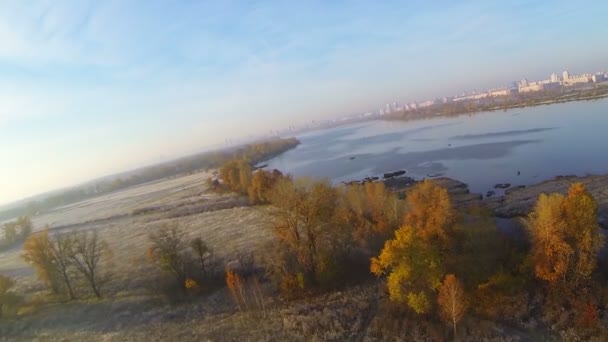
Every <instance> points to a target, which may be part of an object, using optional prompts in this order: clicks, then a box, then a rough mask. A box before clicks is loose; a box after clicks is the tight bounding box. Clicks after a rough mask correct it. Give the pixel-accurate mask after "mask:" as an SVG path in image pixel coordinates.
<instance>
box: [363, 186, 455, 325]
mask: <svg viewBox="0 0 608 342" xmlns="http://www.w3.org/2000/svg"><path fill="white" fill-rule="evenodd" d="M406 203H407V214H406V216H405V224H404V225H403V226H402V227H401V228H399V229H398V230H397V231H395V238H394V239H391V240H388V241H386V243H385V245H384V248H383V249H382V251H381V252H380V255H379V256H378V257H374V258H372V260H371V271H372V273H374V274H376V275H377V276H380V275H383V274H388V278H387V281H388V291H389V296H390V298H391V300H393V301H395V302H400V303H406V304H407V305H408V306H409V307H410V308H412V309H413V310H414V311H415V312H416V313H419V314H422V313H427V312H429V310H430V309H431V307H432V302H433V300H432V297H433V296H434V294H435V291H436V290H437V289H438V288H439V286H440V284H441V279H442V278H443V274H444V272H445V264H446V259H448V258H449V254H448V252H449V248H448V247H449V243H450V242H451V241H450V236H451V234H453V230H454V224H455V223H456V220H457V216H456V213H455V210H454V209H453V207H452V203H451V200H450V198H449V195H448V192H447V190H446V189H445V188H442V187H439V186H437V185H436V184H435V183H433V182H432V181H429V180H426V181H424V182H422V183H419V184H417V185H416V186H414V187H413V188H412V189H411V191H410V192H409V193H408V195H407V199H406Z"/></svg>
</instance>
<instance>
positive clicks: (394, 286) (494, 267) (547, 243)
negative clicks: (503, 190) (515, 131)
mask: <svg viewBox="0 0 608 342" xmlns="http://www.w3.org/2000/svg"><path fill="white" fill-rule="evenodd" d="M406 201H407V208H408V212H407V214H406V215H405V223H404V225H403V226H402V227H400V228H399V229H398V230H397V231H396V232H395V237H394V238H393V239H390V240H388V241H387V242H386V243H385V246H384V248H383V249H382V251H381V253H380V254H379V256H378V257H375V258H372V263H371V271H372V273H374V274H376V275H383V274H386V275H387V288H388V292H389V296H390V298H391V300H393V301H395V302H397V303H403V304H406V305H407V306H408V307H410V308H411V309H412V310H413V311H414V312H416V313H418V314H429V313H432V312H434V308H435V307H436V308H437V309H438V313H439V316H440V317H441V318H443V319H445V320H446V321H447V322H449V323H450V324H452V325H453V326H454V333H456V323H457V322H458V321H459V320H460V318H462V316H463V315H464V313H465V311H466V309H467V303H468V302H470V301H474V302H475V303H476V306H475V307H474V308H472V309H473V310H474V311H475V313H477V314H481V315H487V316H490V317H492V318H496V316H497V315H496V311H497V310H498V311H499V310H500V309H499V308H500V305H501V303H505V302H506V301H508V298H515V296H516V293H522V292H524V293H528V294H540V295H541V296H543V298H545V301H544V302H543V304H542V305H543V310H545V311H550V310H554V307H555V306H557V307H559V308H560V309H561V308H562V307H566V308H574V309H575V310H576V307H577V305H578V304H577V303H581V301H582V302H583V310H587V311H588V310H589V308H590V307H591V308H595V309H597V305H598V297H597V295H596V296H595V298H593V297H594V296H593V295H592V294H593V293H595V294H597V293H600V292H601V291H591V289H592V288H594V284H593V281H592V280H593V276H594V271H595V270H596V268H597V263H598V253H599V250H600V248H601V246H602V244H603V238H602V236H601V233H600V231H599V226H598V224H597V204H596V202H595V200H594V199H593V197H592V196H591V195H590V194H589V193H588V192H587V191H586V190H585V187H584V186H583V185H582V184H580V183H575V184H573V185H572V186H571V187H570V190H569V192H568V194H567V195H566V196H563V195H561V194H551V195H544V194H543V195H541V196H540V197H539V199H538V202H537V204H536V207H535V208H534V211H533V212H532V213H531V214H530V216H529V218H528V219H527V220H526V222H527V224H528V227H529V242H530V248H529V249H527V248H526V246H521V245H520V246H512V245H511V246H508V245H507V246H505V245H502V246H501V242H500V241H501V240H503V239H501V238H500V236H499V235H498V234H497V230H496V228H495V227H494V226H493V224H492V222H489V221H487V220H484V219H483V216H480V215H479V213H471V212H467V213H464V214H460V213H457V212H456V211H455V210H454V208H453V207H452V205H451V203H450V199H449V196H448V194H447V192H446V190H445V189H441V188H438V187H437V186H435V185H433V184H432V183H430V182H424V183H422V184H419V185H417V186H416V187H415V188H414V189H412V191H411V192H410V193H409V194H408V197H407V200H406ZM479 223H481V225H480V224H479ZM505 247H507V248H505ZM522 252H523V255H522ZM522 256H523V257H522ZM596 275H597V274H596ZM598 286H600V285H599V284H597V283H596V284H595V289H596V290H597V288H598ZM505 299H506V300H505ZM434 303H436V304H434ZM578 307H580V305H578ZM492 314H494V315H492ZM548 314H549V313H548ZM576 314H579V313H576ZM580 315H583V313H580ZM570 323H571V324H574V323H575V322H570ZM588 323H589V322H586V324H588ZM596 323H597V322H596Z"/></svg>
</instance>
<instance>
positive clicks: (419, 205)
mask: <svg viewBox="0 0 608 342" xmlns="http://www.w3.org/2000/svg"><path fill="white" fill-rule="evenodd" d="M406 208H407V209H406V210H407V214H406V215H405V223H406V224H408V225H411V226H412V227H414V228H415V229H416V231H417V234H418V235H419V236H420V237H421V238H423V239H425V240H441V241H443V242H446V241H447V240H448V234H449V229H451V228H452V227H453V224H454V222H455V221H456V218H457V217H456V212H455V210H454V208H453V206H452V201H451V199H450V196H449V194H448V190H447V189H446V188H443V187H441V186H438V185H437V184H435V183H434V182H433V181H431V180H428V179H427V180H425V181H423V182H421V183H418V184H416V186H414V187H413V188H412V190H411V191H410V192H408V194H407V197H406Z"/></svg>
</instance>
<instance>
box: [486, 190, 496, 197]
mask: <svg viewBox="0 0 608 342" xmlns="http://www.w3.org/2000/svg"><path fill="white" fill-rule="evenodd" d="M495 194H496V193H495V192H494V190H490V191H488V192H486V197H492V196H494V195H495Z"/></svg>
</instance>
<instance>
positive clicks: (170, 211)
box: [0, 172, 272, 340]
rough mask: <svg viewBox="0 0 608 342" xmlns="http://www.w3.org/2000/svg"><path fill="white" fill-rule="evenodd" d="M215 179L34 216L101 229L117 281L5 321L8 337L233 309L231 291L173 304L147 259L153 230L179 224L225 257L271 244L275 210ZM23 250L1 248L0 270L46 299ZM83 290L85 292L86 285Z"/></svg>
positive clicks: (166, 183) (158, 186)
mask: <svg viewBox="0 0 608 342" xmlns="http://www.w3.org/2000/svg"><path fill="white" fill-rule="evenodd" d="M209 176H210V173H205V172H201V173H197V174H193V175H188V176H183V177H178V178H172V179H166V180H162V181H156V182H151V183H147V184H143V185H140V186H135V187H131V188H128V189H124V190H121V191H117V192H114V193H111V194H106V195H103V196H99V197H96V198H93V199H89V200H86V201H82V202H79V203H76V204H72V205H69V206H65V207H62V208H58V209H56V210H54V211H53V212H50V213H47V214H44V215H40V216H37V217H34V218H33V223H34V230H40V229H43V228H44V227H45V226H46V225H49V226H50V230H51V232H52V233H53V234H55V233H63V232H68V231H85V230H95V231H96V232H97V233H98V234H99V236H100V237H101V238H102V239H103V240H105V241H106V242H107V243H108V244H109V246H110V247H111V249H112V252H113V258H112V262H111V264H109V265H107V267H106V268H107V269H109V270H110V272H111V274H112V277H111V281H110V282H109V283H108V284H107V285H106V286H105V288H104V289H103V292H104V293H105V295H106V296H105V298H104V299H102V300H92V299H91V298H90V296H87V297H88V298H87V299H81V300H78V301H76V302H72V303H61V304H52V305H49V304H44V305H41V309H40V311H39V312H37V313H35V314H30V315H25V316H23V317H22V318H21V319H19V320H15V321H13V322H10V324H9V325H10V326H7V324H6V323H0V332H4V333H5V334H4V336H0V337H2V338H7V336H10V335H9V334H14V335H12V336H11V337H12V338H18V337H23V338H25V339H29V338H32V337H34V336H40V337H43V339H51V340H53V339H55V338H58V339H60V338H59V337H60V336H70V335H72V334H77V335H78V334H82V333H83V330H84V331H85V332H86V334H87V335H88V334H90V333H92V334H93V335H96V334H97V333H98V332H99V331H100V330H101V331H104V330H105V329H109V330H116V329H118V330H121V329H122V328H123V326H124V325H126V326H129V323H128V322H135V321H137V322H139V323H140V324H143V323H144V322H145V323H146V324H148V323H150V324H165V323H169V322H173V323H175V322H174V321H175V319H176V317H180V321H181V320H182V319H186V317H188V319H192V317H200V316H201V315H202V313H204V312H207V311H209V310H212V311H214V312H215V311H216V310H219V312H224V311H226V312H232V311H233V309H234V308H233V305H231V303H230V301H229V300H227V298H226V294H225V291H219V293H217V294H213V295H211V296H209V297H208V298H205V299H204V300H203V299H201V298H197V301H201V300H203V301H204V304H203V303H199V302H197V303H192V305H185V306H184V305H181V306H177V307H174V306H172V305H170V304H169V303H167V302H166V300H164V299H163V298H162V296H160V295H158V293H155V291H154V289H155V286H156V285H157V284H154V283H153V282H155V281H157V277H158V270H157V269H155V268H154V265H151V264H150V263H149V262H148V261H147V260H146V257H145V254H146V250H147V248H148V246H149V245H150V243H149V241H148V236H149V234H150V233H151V232H153V231H154V230H156V229H158V228H159V227H162V226H163V225H166V224H177V225H179V226H180V227H181V228H182V229H184V230H185V231H186V232H187V233H188V235H189V237H199V236H200V237H201V238H203V240H204V241H206V242H207V244H208V245H209V246H210V247H211V248H212V249H213V251H214V253H215V254H216V256H218V257H219V258H221V259H223V260H224V262H230V261H231V260H233V259H234V258H235V257H236V256H237V255H239V254H250V253H255V252H256V251H258V250H259V249H260V247H261V246H263V245H264V244H265V243H267V242H268V241H269V239H270V238H271V236H272V235H271V234H272V233H271V222H270V219H269V215H268V211H269V210H270V208H268V207H264V206H249V205H248V201H247V199H245V198H241V197H238V196H235V195H232V194H225V195H218V194H215V193H212V192H210V191H208V189H207V188H206V186H205V179H206V178H208V177H209ZM20 252H21V246H16V247H15V248H13V249H11V250H9V251H6V252H4V253H0V273H1V274H6V275H9V276H12V277H14V278H15V279H16V280H17V288H18V292H20V293H22V294H24V295H25V296H26V297H29V298H32V297H35V296H41V291H42V290H43V287H42V285H41V284H40V282H39V281H38V280H37V279H36V277H35V274H34V272H33V270H32V269H31V268H30V267H29V266H28V265H27V264H26V263H25V262H24V261H23V260H22V259H21V257H20ZM83 288H84V290H83V296H85V295H86V287H85V286H83ZM220 303H221V304H220ZM167 305H169V306H167ZM199 306H201V307H205V309H201V308H198V307H199ZM176 310H177V311H178V312H179V314H176V313H175V312H174V311H176ZM193 310H194V311H193ZM191 311H193V313H192V312H191ZM146 312H148V313H147V314H146ZM147 315H148V316H147ZM157 316H158V317H161V318H158V317H157ZM155 317H156V318H155ZM167 317H169V318H167ZM171 317H173V318H171ZM165 321H166V322H165ZM2 324H4V325H2ZM117 326H118V327H117ZM129 329H130V328H129ZM57 333H58V334H57ZM65 334H67V335H65ZM110 335H111V334H110ZM45 336H46V337H45ZM102 336H104V335H99V337H102ZM111 336H112V335H111ZM113 336H115V337H116V335H113ZM44 337H45V338H44ZM12 338H10V339H11V340H12ZM104 339H105V337H104ZM70 340H73V339H70ZM76 340H80V338H76Z"/></svg>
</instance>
